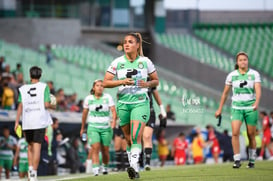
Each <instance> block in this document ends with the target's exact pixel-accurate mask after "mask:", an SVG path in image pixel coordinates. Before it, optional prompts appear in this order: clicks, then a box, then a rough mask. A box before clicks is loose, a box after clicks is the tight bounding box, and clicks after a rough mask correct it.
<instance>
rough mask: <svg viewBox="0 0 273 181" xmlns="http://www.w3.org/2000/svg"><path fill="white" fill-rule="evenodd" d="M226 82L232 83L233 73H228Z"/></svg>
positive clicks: (227, 83)
mask: <svg viewBox="0 0 273 181" xmlns="http://www.w3.org/2000/svg"><path fill="white" fill-rule="evenodd" d="M225 83H226V85H232V75H231V73H229V74H228V76H227V78H226V82H225Z"/></svg>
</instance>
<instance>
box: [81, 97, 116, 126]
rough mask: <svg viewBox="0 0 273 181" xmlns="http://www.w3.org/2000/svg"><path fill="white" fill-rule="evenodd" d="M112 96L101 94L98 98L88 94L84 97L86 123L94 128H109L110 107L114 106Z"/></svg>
mask: <svg viewBox="0 0 273 181" xmlns="http://www.w3.org/2000/svg"><path fill="white" fill-rule="evenodd" d="M114 105H115V103H114V101H113V98H112V97H111V95H109V94H103V95H102V96H101V97H100V98H96V97H95V96H94V95H89V96H87V97H86V98H85V100H84V103H83V108H84V109H88V110H89V112H88V118H87V121H88V124H89V125H90V126H91V128H94V129H107V128H110V107H112V106H114Z"/></svg>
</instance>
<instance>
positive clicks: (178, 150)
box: [172, 133, 188, 165]
mask: <svg viewBox="0 0 273 181" xmlns="http://www.w3.org/2000/svg"><path fill="white" fill-rule="evenodd" d="M187 148H188V142H187V140H186V139H185V135H184V133H180V134H179V135H178V137H177V138H175V139H174V141H173V146H172V156H173V157H174V163H175V165H185V163H186V161H187V154H186V151H187Z"/></svg>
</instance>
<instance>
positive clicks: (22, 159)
mask: <svg viewBox="0 0 273 181" xmlns="http://www.w3.org/2000/svg"><path fill="white" fill-rule="evenodd" d="M17 146H18V147H19V148H20V152H19V163H26V162H28V159H27V149H28V143H27V141H26V139H25V138H21V139H20V140H19V141H18V144H17Z"/></svg>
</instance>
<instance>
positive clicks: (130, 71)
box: [126, 69, 138, 78]
mask: <svg viewBox="0 0 273 181" xmlns="http://www.w3.org/2000/svg"><path fill="white" fill-rule="evenodd" d="M137 74H138V71H137V70H136V69H127V73H126V77H127V78H132V76H134V75H137Z"/></svg>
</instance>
